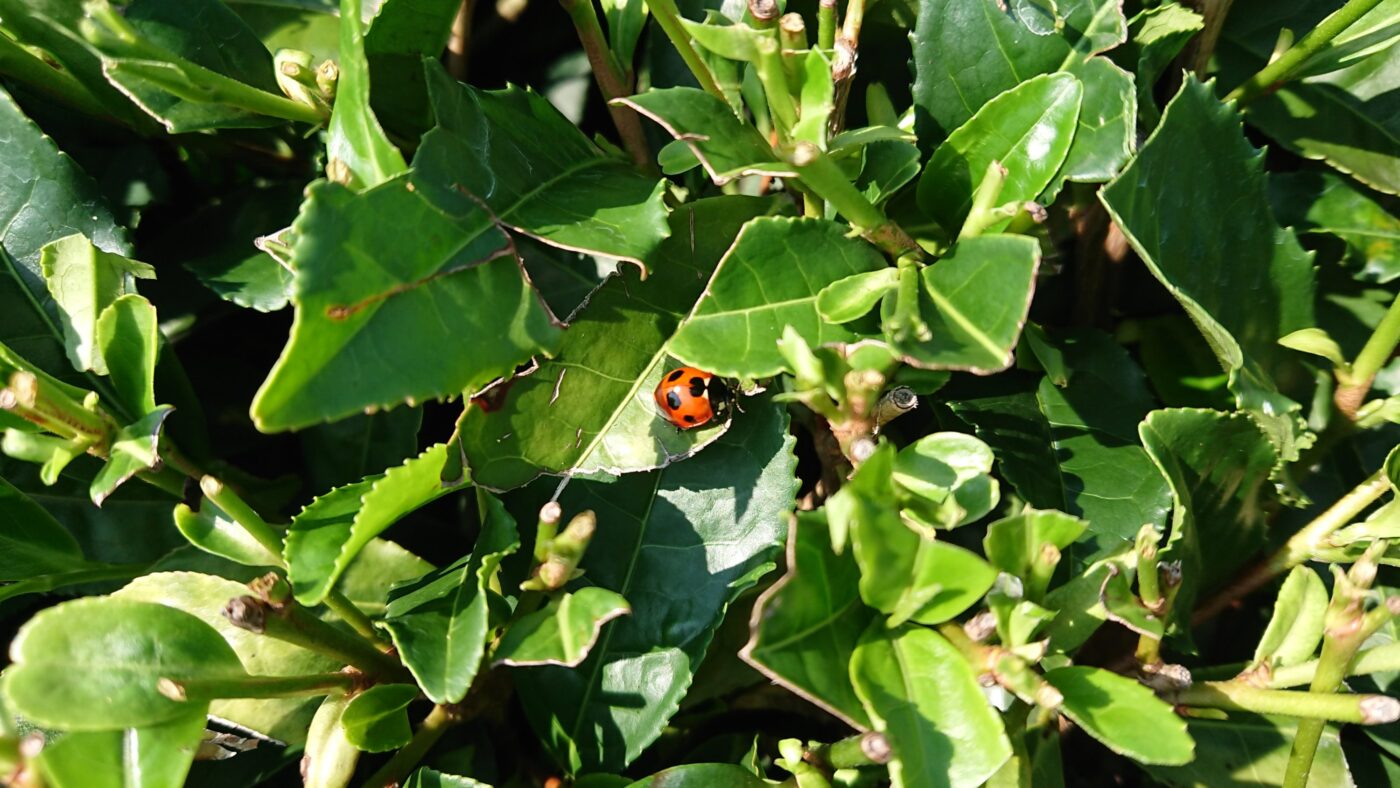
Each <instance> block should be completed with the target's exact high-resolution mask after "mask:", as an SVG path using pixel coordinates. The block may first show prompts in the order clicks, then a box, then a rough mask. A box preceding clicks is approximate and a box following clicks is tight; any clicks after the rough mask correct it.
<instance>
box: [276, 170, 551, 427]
mask: <svg viewBox="0 0 1400 788" xmlns="http://www.w3.org/2000/svg"><path fill="white" fill-rule="evenodd" d="M422 191H423V190H422V189H421V188H420V189H416V190H415V189H414V187H413V185H412V184H410V182H409V180H408V178H407V176H404V177H399V178H395V179H393V180H391V181H388V182H386V183H384V184H382V185H380V186H378V187H376V188H373V189H370V190H369V191H366V192H364V193H362V194H355V193H354V192H352V191H350V190H349V189H346V188H345V187H343V186H340V185H339V184H335V183H327V182H318V183H315V184H312V186H311V187H310V189H309V191H308V195H309V196H308V197H307V202H306V204H305V205H303V207H302V213H301V216H300V217H298V219H297V222H296V224H295V225H294V229H295V231H296V243H295V245H294V246H293V258H294V261H295V263H294V264H295V267H296V299H295V302H296V319H295V321H294V322H293V324H292V333H291V337H290V338H289V339H288V342H287V347H286V348H285V349H284V350H283V353H282V357H281V358H280V359H279V360H278V362H277V365H276V366H275V367H273V369H272V372H271V373H269V375H268V378H267V380H266V381H264V382H263V385H262V388H261V389H260V390H259V391H258V395H257V397H256V398H255V399H254V400H253V406H252V415H253V419H254V422H255V423H256V424H257V426H258V428H259V429H261V430H264V431H278V430H287V429H295V428H298V427H304V426H307V425H310V424H314V423H316V422H320V421H329V420H333V419H337V418H342V417H345V416H349V415H351V414H352V413H356V412H359V411H362V410H364V409H366V408H369V407H391V406H393V405H396V404H398V403H400V402H404V401H420V400H425V399H429V398H433V397H445V396H451V395H455V394H457V393H459V392H462V391H464V390H473V391H474V390H476V389H478V388H480V387H482V386H484V385H485V384H486V383H488V382H490V381H491V380H494V379H496V378H498V377H500V376H502V375H504V374H507V373H509V372H511V371H513V370H514V369H515V367H516V366H517V365H518V364H521V363H523V362H524V361H526V360H528V359H529V358H530V356H532V355H534V354H535V353H539V352H543V353H546V354H547V353H549V352H551V351H552V350H553V348H554V347H555V345H556V344H557V343H558V341H559V334H560V330H559V327H558V326H557V325H556V324H555V323H554V321H553V320H552V318H551V316H550V314H549V312H548V310H547V309H546V308H545V307H544V304H543V303H542V302H541V301H540V300H539V296H538V295H537V294H536V293H535V292H534V290H533V289H532V288H531V287H530V285H529V283H528V282H527V281H526V280H525V279H524V278H523V277H522V276H521V272H520V265H519V261H518V259H516V258H515V256H514V255H513V254H512V253H511V252H510V249H509V239H508V238H507V237H506V235H505V233H503V232H502V231H501V230H499V229H497V228H496V227H495V225H494V222H493V220H492V218H491V217H490V216H488V215H487V214H486V212H485V211H484V210H483V209H482V208H481V207H480V206H478V205H476V204H475V203H473V202H471V201H468V200H462V201H460V202H458V203H456V204H455V208H457V209H460V211H444V210H442V209H441V207H440V206H437V207H435V206H434V205H432V204H431V203H429V202H428V201H427V200H426V199H424V197H423V196H422ZM384 222H388V223H390V224H393V225H395V226H403V227H413V228H414V233H415V237H416V238H417V242H415V243H414V244H412V245H409V246H405V245H404V244H403V243H402V239H401V238H400V237H398V236H397V235H395V234H393V233H385V232H382V231H381V229H382V227H383V226H384V225H383V223H384ZM446 347H469V348H471V349H472V352H470V353H443V352H442V349H443V348H446ZM386 348H393V350H392V351H391V352H386Z"/></svg>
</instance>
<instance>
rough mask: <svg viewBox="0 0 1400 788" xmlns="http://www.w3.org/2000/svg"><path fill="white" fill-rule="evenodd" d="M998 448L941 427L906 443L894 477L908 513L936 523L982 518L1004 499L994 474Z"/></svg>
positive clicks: (953, 524) (947, 524)
mask: <svg viewBox="0 0 1400 788" xmlns="http://www.w3.org/2000/svg"><path fill="white" fill-rule="evenodd" d="M991 471H992V450H991V449H990V448H988V447H987V444H985V443H983V442H982V441H980V440H978V439H976V438H974V437H972V436H971V435H964V434H962V433H958V432H935V433H933V434H932V435H925V436H924V437H922V438H920V439H918V440H917V441H915V442H914V443H912V444H910V445H908V446H906V447H904V448H903V449H901V450H900V452H899V454H898V455H896V456H895V460H894V483H895V485H896V487H897V488H898V490H899V491H900V492H901V496H900V498H901V501H902V503H903V505H904V507H905V508H904V513H905V515H906V516H911V517H913V518H914V519H915V520H917V521H919V522H920V523H921V524H922V525H926V526H928V527H930V528H934V527H939V526H941V527H943V528H955V527H957V526H959V525H963V524H965V523H970V522H973V521H976V520H979V519H981V518H982V517H983V516H984V515H986V514H987V512H990V511H991V510H992V508H993V507H995V506H996V505H997V502H998V501H1000V500H1001V492H1000V488H999V486H998V485H997V482H996V480H995V479H993V478H992V477H991V476H990V475H989V474H990V473H991Z"/></svg>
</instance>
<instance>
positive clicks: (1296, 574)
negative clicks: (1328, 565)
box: [1254, 566, 1328, 667]
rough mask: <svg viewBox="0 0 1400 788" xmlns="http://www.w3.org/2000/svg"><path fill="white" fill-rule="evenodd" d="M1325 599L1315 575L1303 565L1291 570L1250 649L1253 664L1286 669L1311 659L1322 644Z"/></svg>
mask: <svg viewBox="0 0 1400 788" xmlns="http://www.w3.org/2000/svg"><path fill="white" fill-rule="evenodd" d="M1327 597H1328V594H1327V589H1326V587H1324V586H1323V585H1322V578H1320V577H1318V576H1317V572H1314V571H1313V570H1312V569H1310V568H1309V567H1306V566H1295V567H1293V571H1292V572H1289V574H1288V578H1287V579H1285V580H1284V581H1283V588H1280V589H1279V592H1278V598H1277V599H1276V600H1275V601H1274V615H1273V617H1272V618H1270V619H1269V626H1268V628H1267V629H1265V630H1264V636H1263V637H1261V638H1259V645H1258V646H1256V647H1255V648H1254V664H1256V665H1263V664H1266V663H1267V664H1268V665H1269V666H1270V667H1286V666H1288V665H1297V664H1299V663H1302V662H1307V661H1308V660H1309V659H1312V657H1313V654H1315V653H1317V644H1319V643H1321V642H1322V629H1323V616H1324V614H1325V613H1326V612H1327Z"/></svg>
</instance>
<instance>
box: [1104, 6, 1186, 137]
mask: <svg viewBox="0 0 1400 788" xmlns="http://www.w3.org/2000/svg"><path fill="white" fill-rule="evenodd" d="M1129 25H1130V28H1131V31H1132V38H1131V40H1130V41H1129V43H1128V45H1127V46H1125V47H1123V48H1122V49H1120V50H1118V52H1123V53H1124V54H1125V57H1123V58H1119V57H1118V53H1117V52H1115V53H1114V55H1113V56H1114V58H1115V59H1117V60H1118V62H1119V63H1120V64H1122V65H1123V66H1124V67H1125V68H1127V67H1130V66H1131V68H1132V71H1133V74H1134V75H1135V76H1136V80H1137V104H1138V115H1139V117H1141V118H1142V121H1143V125H1144V127H1145V128H1146V129H1148V130H1150V129H1151V128H1152V127H1154V126H1156V125H1157V121H1158V120H1160V119H1161V117H1162V113H1161V110H1159V109H1158V108H1157V102H1156V100H1154V99H1153V97H1152V89H1153V88H1154V87H1155V86H1156V85H1157V80H1158V79H1159V78H1160V77H1161V76H1162V75H1163V74H1165V73H1167V71H1168V70H1169V68H1170V66H1171V62H1172V61H1173V60H1175V59H1176V57H1177V55H1179V54H1180V53H1181V50H1182V49H1183V48H1184V47H1185V46H1186V44H1187V43H1188V42H1189V41H1190V40H1191V38H1192V37H1193V36H1195V35H1196V33H1197V31H1199V30H1200V29H1201V27H1202V25H1203V20H1202V18H1201V15H1200V14H1198V13H1196V12H1195V11H1194V10H1192V9H1190V8H1187V7H1186V6H1184V5H1182V4H1181V3H1176V2H1166V3H1162V4H1161V5H1159V6H1157V7H1156V8H1144V9H1143V10H1142V11H1140V12H1139V13H1138V15H1137V16H1135V17H1133V19H1132V21H1131V22H1130V23H1129ZM1128 56H1132V57H1128ZM1125 61H1127V62H1125Z"/></svg>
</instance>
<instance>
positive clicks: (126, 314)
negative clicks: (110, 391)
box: [94, 294, 160, 413]
mask: <svg viewBox="0 0 1400 788" xmlns="http://www.w3.org/2000/svg"><path fill="white" fill-rule="evenodd" d="M94 339H95V340H96V342H97V348H98V354H97V355H98V357H100V358H101V359H102V363H103V364H104V365H105V366H106V367H107V374H108V375H109V376H110V377H111V378H112V387H113V388H115V389H116V396H117V398H118V399H119V401H120V402H121V405H122V407H124V408H126V409H127V410H128V411H130V412H132V413H150V412H151V411H153V410H155V409H156V391H155V378H156V359H157V357H158V356H159V354H160V327H159V326H158V325H157V322H156V308H155V307H154V306H151V302H150V301H147V300H146V299H145V298H143V297H141V296H139V295H134V294H132V295H124V296H120V297H118V298H117V300H115V301H113V302H112V303H111V304H110V305H108V306H107V308H106V309H103V310H102V316H101V317H99V318H98V319H97V332H96V336H95V337H94Z"/></svg>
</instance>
